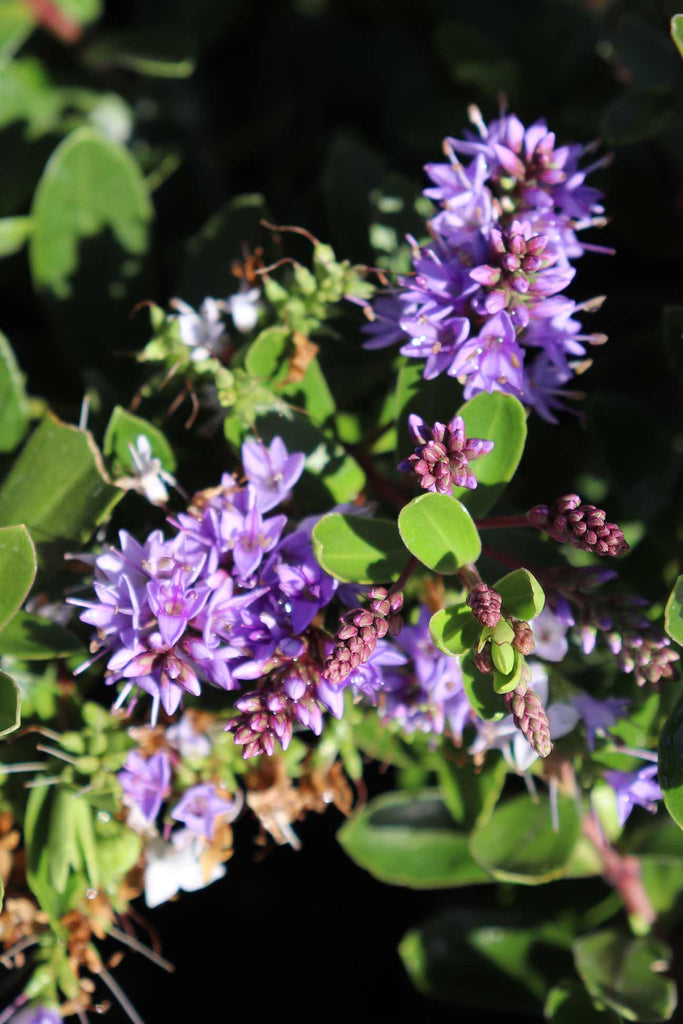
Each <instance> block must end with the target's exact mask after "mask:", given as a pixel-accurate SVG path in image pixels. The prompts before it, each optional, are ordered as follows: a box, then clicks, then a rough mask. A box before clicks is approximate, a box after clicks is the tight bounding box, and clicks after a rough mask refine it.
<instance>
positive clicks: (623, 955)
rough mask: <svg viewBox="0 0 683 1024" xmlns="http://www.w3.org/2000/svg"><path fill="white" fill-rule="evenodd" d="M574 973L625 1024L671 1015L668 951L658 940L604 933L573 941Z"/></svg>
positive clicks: (673, 995)
mask: <svg viewBox="0 0 683 1024" xmlns="http://www.w3.org/2000/svg"><path fill="white" fill-rule="evenodd" d="M572 948H573V952H574V962H575V964H576V969H577V971H578V972H579V974H580V975H581V978H582V980H583V982H584V984H585V986H586V988H587V989H588V991H589V992H590V994H591V995H592V996H593V998H594V999H596V1000H599V1001H600V1002H601V1003H605V1004H606V1005H607V1006H609V1007H611V1008H612V1009H613V1010H615V1011H616V1013H619V1014H621V1016H622V1017H624V1018H625V1019H626V1020H635V1021H640V1022H641V1024H657V1022H659V1021H665V1020H669V1019H670V1018H671V1016H672V1014H673V1012H674V1010H675V1009H676V1004H677V1001H678V999H677V995H676V985H675V982H674V981H672V979H671V978H667V977H666V975H665V974H663V973H662V972H663V971H666V970H667V968H668V965H669V964H670V962H671V950H670V948H669V947H668V946H667V945H666V943H664V942H661V941H660V940H659V939H655V938H651V937H650V938H646V939H634V938H632V937H631V936H629V935H624V934H622V933H621V932H618V931H616V930H615V929H611V928H605V929H604V930H602V931H599V932H594V933H593V934H592V935H586V936H584V937H582V938H580V939H577V940H576V942H575V943H574V945H573V947H572Z"/></svg>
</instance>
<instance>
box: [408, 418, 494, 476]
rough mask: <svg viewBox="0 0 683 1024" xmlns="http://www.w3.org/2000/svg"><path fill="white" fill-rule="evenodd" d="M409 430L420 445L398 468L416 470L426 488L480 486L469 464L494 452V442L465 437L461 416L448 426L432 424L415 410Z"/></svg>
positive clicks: (412, 437)
mask: <svg viewBox="0 0 683 1024" xmlns="http://www.w3.org/2000/svg"><path fill="white" fill-rule="evenodd" d="M408 432H409V434H410V437H411V440H412V441H413V442H414V443H415V442H417V447H416V448H415V451H414V452H413V454H412V455H409V456H408V458H407V459H404V460H403V462H401V463H400V464H399V467H398V468H399V469H400V470H402V471H403V472H410V471H412V472H414V473H415V475H416V476H417V478H418V481H419V483H420V486H421V487H422V488H423V489H424V490H427V491H438V492H439V494H450V493H451V492H452V490H453V487H454V486H455V487H469V488H471V489H473V488H475V487H476V486H477V478H476V476H475V475H474V473H473V472H472V470H471V469H470V468H469V464H470V462H472V461H473V460H474V459H478V458H479V457H480V456H481V455H486V454H488V452H490V451H492V449H493V441H485V440H482V439H481V438H478V437H470V438H468V437H466V436H465V423H464V420H463V419H462V417H461V416H455V417H454V418H453V419H452V420H451V421H450V423H449V424H448V426H446V424H444V423H435V424H434V425H433V426H429V425H428V424H427V423H425V421H424V420H423V419H422V417H421V416H417V415H415V414H414V413H413V414H411V415H410V416H409V417H408Z"/></svg>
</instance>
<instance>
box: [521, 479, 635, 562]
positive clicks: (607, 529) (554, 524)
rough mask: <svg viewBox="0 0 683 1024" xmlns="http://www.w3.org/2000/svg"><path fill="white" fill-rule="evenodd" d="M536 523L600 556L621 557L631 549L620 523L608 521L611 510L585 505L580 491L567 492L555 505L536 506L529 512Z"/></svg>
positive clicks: (554, 535) (576, 546)
mask: <svg viewBox="0 0 683 1024" xmlns="http://www.w3.org/2000/svg"><path fill="white" fill-rule="evenodd" d="M527 519H528V520H529V522H530V523H531V525H532V526H535V527H537V529H539V530H543V531H544V532H545V533H547V534H548V535H549V536H550V537H552V538H553V540H556V541H558V543H560V544H562V543H564V542H565V541H569V543H570V544H573V545H574V547H575V548H580V549H581V550H582V551H591V552H592V553H593V554H596V555H609V556H611V557H617V556H618V555H623V554H625V553H626V552H627V551H628V550H629V546H628V544H627V543H626V540H625V539H624V534H623V533H622V531H621V529H620V528H619V527H618V526H617V524H616V523H608V522H607V521H606V520H607V513H606V512H603V510H602V509H601V508H596V506H595V505H584V504H582V503H581V498H580V497H579V495H578V494H566V495H564V497H562V498H558V499H557V501H555V502H553V504H552V505H550V506H548V505H535V506H534V508H532V509H529V511H528V512H527Z"/></svg>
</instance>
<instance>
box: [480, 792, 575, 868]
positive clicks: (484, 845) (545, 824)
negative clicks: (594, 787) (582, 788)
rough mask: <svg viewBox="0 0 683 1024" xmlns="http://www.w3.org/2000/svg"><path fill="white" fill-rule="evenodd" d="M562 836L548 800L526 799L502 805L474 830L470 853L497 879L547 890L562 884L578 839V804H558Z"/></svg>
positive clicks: (562, 799) (564, 799) (561, 801)
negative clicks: (548, 884) (554, 881)
mask: <svg viewBox="0 0 683 1024" xmlns="http://www.w3.org/2000/svg"><path fill="white" fill-rule="evenodd" d="M559 821H560V827H559V831H557V832H555V831H554V830H553V825H552V818H551V813H550V805H549V802H548V798H547V797H545V796H543V797H539V798H538V799H532V798H531V797H530V796H528V795H526V794H524V795H521V796H517V797H514V798H513V799H511V800H507V801H506V802H505V803H502V804H500V805H499V806H498V807H497V808H496V809H495V811H494V812H493V814H492V815H491V817H490V818H489V820H488V821H487V822H485V823H484V824H483V825H481V826H480V827H479V828H477V829H476V830H475V832H474V833H473V836H472V843H471V851H472V856H473V857H474V859H475V860H476V862H477V863H478V864H479V865H480V866H481V867H482V868H484V870H486V871H488V872H489V873H490V874H491V875H492V876H493V877H494V878H496V879H498V880H499V881H503V882H516V883H517V884H520V885H542V884H543V883H544V882H549V881H550V880H551V879H553V878H561V877H562V876H563V875H564V874H565V873H566V871H567V867H568V865H569V860H570V858H571V855H572V853H573V851H574V847H575V846H576V842H577V840H578V838H579V827H580V823H579V818H578V815H577V813H576V806H575V804H574V801H573V800H571V799H569V798H568V797H560V799H559Z"/></svg>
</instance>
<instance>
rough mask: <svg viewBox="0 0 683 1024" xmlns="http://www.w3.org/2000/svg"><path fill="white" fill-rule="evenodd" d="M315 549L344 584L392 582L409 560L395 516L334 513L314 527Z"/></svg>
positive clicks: (319, 557)
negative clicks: (390, 517)
mask: <svg viewBox="0 0 683 1024" xmlns="http://www.w3.org/2000/svg"><path fill="white" fill-rule="evenodd" d="M313 551H314V554H315V557H316V558H317V560H318V562H319V563H320V565H321V566H322V567H323V569H324V570H325V572H328V573H329V574H330V576H334V577H335V579H338V580H341V581H342V582H343V583H390V582H392V581H393V580H394V579H396V577H398V576H399V575H400V574H401V572H402V570H403V569H404V568H405V566H406V563H407V561H408V556H407V554H406V550H405V547H404V546H403V543H402V541H401V538H400V536H399V533H398V529H397V527H396V523H394V522H393V521H392V520H391V519H368V518H366V517H365V516H349V515H341V514H340V513H338V512H332V513H331V514H329V515H326V516H323V517H322V519H320V520H319V521H318V522H317V523H316V524H315V526H314V528H313Z"/></svg>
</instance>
